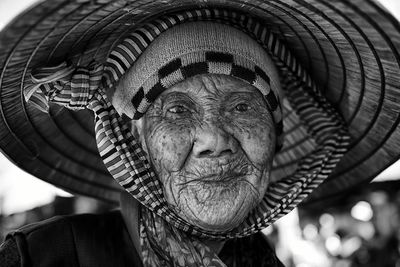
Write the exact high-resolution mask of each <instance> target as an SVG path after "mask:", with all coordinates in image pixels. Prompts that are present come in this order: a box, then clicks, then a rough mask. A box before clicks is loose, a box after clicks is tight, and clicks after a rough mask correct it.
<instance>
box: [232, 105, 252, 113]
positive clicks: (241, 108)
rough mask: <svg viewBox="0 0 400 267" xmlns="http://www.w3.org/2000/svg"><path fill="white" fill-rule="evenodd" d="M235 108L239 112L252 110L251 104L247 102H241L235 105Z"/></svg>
mask: <svg viewBox="0 0 400 267" xmlns="http://www.w3.org/2000/svg"><path fill="white" fill-rule="evenodd" d="M235 110H236V111H239V112H246V111H249V110H250V106H249V105H247V104H245V103H241V104H238V105H236V106H235Z"/></svg>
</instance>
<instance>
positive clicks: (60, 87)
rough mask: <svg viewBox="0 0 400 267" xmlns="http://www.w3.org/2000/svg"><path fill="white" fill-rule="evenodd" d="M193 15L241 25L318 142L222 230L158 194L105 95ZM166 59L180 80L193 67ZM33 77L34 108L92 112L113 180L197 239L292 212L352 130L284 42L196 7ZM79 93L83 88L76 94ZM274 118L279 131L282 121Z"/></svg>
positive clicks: (153, 89)
mask: <svg viewBox="0 0 400 267" xmlns="http://www.w3.org/2000/svg"><path fill="white" fill-rule="evenodd" d="M198 20H211V21H214V22H219V23H222V24H227V25H231V26H233V27H235V28H238V29H240V30H241V31H243V32H245V33H246V34H248V35H249V36H251V37H252V38H253V39H254V40H256V41H257V42H258V43H259V44H260V45H261V46H262V47H263V48H264V49H265V51H266V52H267V53H268V54H269V55H270V57H271V58H272V59H273V61H274V63H275V65H276V66H277V68H278V70H279V73H280V77H281V79H282V80H281V83H282V88H283V90H284V91H285V94H286V96H287V97H288V99H289V101H290V103H291V105H292V107H293V108H294V109H295V110H296V112H297V114H298V116H299V118H300V119H301V121H302V122H303V123H304V125H305V126H306V128H307V129H308V131H309V134H310V135H311V136H312V137H313V138H314V139H315V140H316V142H317V147H316V149H315V151H314V152H313V153H310V154H309V155H308V156H306V157H305V158H303V159H302V160H301V162H300V163H299V164H298V166H299V167H298V168H297V170H296V172H295V173H294V174H293V175H291V176H290V177H287V178H285V179H282V180H280V181H277V182H274V183H272V184H270V186H269V188H268V191H267V193H266V194H265V197H264V199H263V200H262V201H261V203H260V204H259V205H258V206H257V207H256V208H255V209H254V210H253V211H252V212H251V213H250V214H249V215H248V217H247V219H246V220H245V221H243V222H242V223H241V224H240V225H239V226H238V227H236V228H235V229H232V230H230V231H227V232H214V231H206V230H203V229H201V228H199V227H197V226H195V225H191V224H190V223H188V222H186V221H185V220H183V219H182V218H180V217H179V216H178V215H177V214H176V213H175V212H174V211H173V210H172V209H170V208H169V206H168V204H167V202H166V200H165V198H164V196H163V191H162V185H161V183H160V182H159V180H158V179H157V177H156V175H155V173H154V171H153V170H152V168H151V166H150V164H149V161H148V160H147V158H146V156H145V153H144V152H143V149H142V148H141V146H140V143H139V141H138V140H136V139H135V138H134V137H133V136H132V134H131V132H130V129H129V128H128V126H127V124H126V123H125V122H126V121H125V120H124V118H123V117H122V116H120V114H118V112H117V111H116V110H115V108H114V107H113V105H112V104H111V103H110V100H109V99H108V98H107V96H106V94H105V90H106V88H109V87H112V86H113V85H115V84H116V83H117V82H118V80H119V79H120V78H121V76H122V75H123V74H124V73H125V72H126V71H128V70H129V69H130V68H131V67H132V66H134V64H135V62H136V61H137V59H138V58H139V57H140V55H141V54H142V53H143V52H144V51H145V49H146V48H147V47H148V46H149V44H150V43H151V42H152V41H153V40H155V39H156V38H157V36H158V35H160V33H162V32H164V31H166V30H167V29H170V28H172V27H174V25H177V24H181V23H185V22H189V21H198ZM204 56H205V57H208V59H209V60H208V61H209V62H213V60H216V61H218V62H227V61H229V64H231V66H234V65H235V59H234V57H232V55H228V54H224V55H222V54H216V53H213V51H208V52H207V53H205V55H204ZM232 62H233V63H232ZM170 64H171V65H168V66H165V67H164V68H163V69H162V70H161V72H162V73H164V74H165V77H167V76H168V74H169V73H171V70H172V69H177V68H179V69H180V70H183V73H181V74H182V78H185V77H186V76H185V75H187V76H190V75H191V70H193V69H194V66H191V67H187V68H185V67H186V66H182V61H180V62H179V60H177V61H176V62H171V63H170ZM207 64H208V63H207ZM178 66H179V67H178ZM196 67H199V66H197V65H196ZM206 68H208V69H210V67H209V65H207V67H206V65H205V64H204V63H202V64H200V69H202V70H203V71H204V70H205V69H206ZM84 69H86V70H85V71H84ZM185 73H186V74H185ZM230 75H232V76H235V77H239V78H242V79H244V80H247V81H248V82H249V83H250V84H254V82H255V80H257V77H262V78H264V80H265V81H268V79H267V78H266V77H263V76H264V74H263V73H262V72H261V71H260V70H258V69H256V67H255V66H254V68H249V69H248V70H245V69H241V68H240V66H239V67H232V68H231V69H230ZM256 75H258V76H256ZM255 77H256V78H255ZM161 78H162V77H161ZM101 81H102V82H101ZM33 82H34V84H33V85H32V86H29V87H28V88H26V90H25V95H26V98H27V99H29V98H30V99H31V100H34V103H35V105H36V106H38V107H40V108H41V109H43V110H45V109H46V107H47V105H48V104H47V103H48V101H52V102H54V103H58V104H61V105H64V106H65V107H67V108H72V109H76V108H88V109H91V110H93V112H94V114H95V132H96V140H97V145H98V148H99V152H100V155H101V157H102V159H103V161H104V164H105V166H106V167H107V169H108V170H109V172H110V173H111V175H112V176H113V178H114V179H115V180H117V181H118V183H119V184H120V185H121V186H123V187H124V188H125V189H126V191H128V192H129V193H130V194H132V196H133V197H135V198H136V199H137V200H138V201H139V202H140V203H142V204H143V205H144V206H145V207H147V208H148V209H149V210H151V211H152V212H153V213H155V214H157V215H159V216H161V217H162V218H164V219H165V220H166V221H167V222H168V223H169V224H170V225H172V226H173V227H176V228H178V229H180V230H183V231H185V232H187V233H189V234H191V235H196V236H199V237H210V238H222V239H224V238H233V237H243V236H247V235H250V234H253V233H255V232H257V231H259V230H260V229H263V228H265V227H267V226H268V225H270V224H271V223H273V222H274V221H275V220H277V219H278V218H280V217H282V216H283V215H285V214H287V213H288V212H290V211H291V210H292V209H293V208H294V207H296V206H297V205H298V204H299V203H300V202H301V201H302V200H303V199H304V198H305V197H307V196H308V195H309V194H310V193H311V192H312V190H313V189H315V188H316V187H317V186H318V185H319V184H320V183H322V182H323V181H324V180H325V179H326V178H327V177H328V176H329V174H330V173H331V172H332V170H333V169H334V168H335V166H336V164H337V163H338V162H339V160H340V159H341V157H342V156H343V155H344V153H345V152H346V150H347V149H346V148H347V146H348V143H349V135H348V133H347V129H346V126H345V125H344V123H343V121H342V119H341V117H340V116H339V115H338V114H337V113H336V111H335V110H334V109H333V108H332V107H331V105H330V104H329V103H328V102H327V101H326V99H325V98H324V96H322V95H321V94H320V91H319V90H318V88H317V86H316V84H315V83H314V82H313V81H312V80H311V79H310V77H309V76H308V74H307V73H306V71H305V69H304V68H302V67H301V65H300V64H299V63H298V62H297V60H296V59H295V58H294V57H293V56H292V55H291V53H290V51H288V50H287V49H286V47H285V46H284V44H283V43H282V42H281V41H280V40H279V39H278V38H277V37H276V36H275V35H274V34H273V33H272V32H270V31H269V30H268V28H266V27H264V26H263V24H262V23H260V22H258V21H257V20H255V19H252V18H250V17H248V16H247V15H243V14H240V13H238V12H234V11H227V10H220V9H198V10H191V11H185V12H179V13H175V14H170V15H165V16H162V17H160V18H158V19H156V20H154V21H152V22H150V23H147V24H146V25H144V26H143V27H141V28H140V29H137V30H135V32H133V33H132V34H131V35H129V36H128V37H127V38H126V39H125V40H123V41H122V42H121V43H120V45H118V46H117V47H115V49H114V51H113V52H112V53H111V54H110V56H109V58H108V59H107V63H106V64H105V66H104V67H103V66H102V65H100V64H95V63H93V64H92V65H91V66H89V67H87V68H83V67H71V66H68V65H62V66H61V65H60V66H58V67H56V68H53V69H51V68H44V69H38V70H37V72H35V73H33ZM146 86H147V87H146ZM164 89H165V86H163V87H162V88H161V86H160V84H159V83H155V84H152V85H151V84H150V85H144V86H143V87H142V88H141V89H139V90H138V91H137V92H136V94H135V97H134V98H132V99H131V103H132V105H133V107H134V109H135V111H136V112H139V113H137V114H138V115H136V113H133V114H130V115H132V116H133V117H135V118H137V117H140V113H143V112H145V110H146V107H145V106H146V105H147V104H143V100H144V99H146V101H147V100H149V101H148V102H149V103H150V104H151V101H152V100H154V99H155V97H156V95H158V94H159V93H160V92H161V91H162V90H164ZM80 90H82V92H83V93H79V92H80ZM271 92H272V90H271ZM266 101H267V103H268V104H269V106H270V108H271V110H272V111H273V110H274V109H280V104H279V101H278V100H277V95H275V97H272V95H271V96H270V97H268V94H267V95H266ZM121 115H122V114H121ZM125 115H128V114H125ZM128 117H129V116H128ZM275 123H276V125H277V129H278V130H279V131H281V129H282V126H281V122H279V121H278V122H277V121H275ZM281 136H282V135H281Z"/></svg>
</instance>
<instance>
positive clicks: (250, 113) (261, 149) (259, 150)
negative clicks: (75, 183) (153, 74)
mask: <svg viewBox="0 0 400 267" xmlns="http://www.w3.org/2000/svg"><path fill="white" fill-rule="evenodd" d="M139 134H140V136H141V139H142V143H143V145H144V147H145V149H146V150H147V152H148V154H149V157H150V160H151V163H152V165H153V167H154V168H155V171H156V173H157V174H158V177H159V179H160V180H161V182H162V184H163V186H164V194H165V197H166V199H167V201H168V203H169V204H170V205H171V206H172V207H173V208H174V209H175V210H176V212H177V213H178V214H179V215H180V216H182V217H183V218H185V219H186V220H188V221H189V222H191V223H192V224H194V225H197V226H199V227H201V228H203V229H206V230H217V231H224V230H229V229H232V228H233V227H235V226H237V225H238V224H239V223H241V222H242V221H243V220H244V219H245V217H246V216H247V214H248V213H249V211H251V210H252V209H253V208H254V207H255V206H256V205H257V204H258V203H259V201H260V200H261V199H262V198H263V195H264V193H265V191H266V188H267V186H268V181H269V174H270V168H271V164H272V159H273V156H274V153H273V152H274V151H275V140H276V136H275V130H274V122H273V119H272V117H271V114H270V112H269V110H268V108H267V105H266V103H265V101H264V100H263V97H262V95H261V93H260V92H259V91H258V90H257V89H256V88H255V87H253V86H251V85H249V84H247V83H245V82H243V81H241V80H238V79H236V78H233V77H229V76H225V75H210V74H208V75H199V76H195V77H193V78H191V79H188V80H185V81H183V82H181V83H179V84H177V85H175V86H173V87H171V88H169V89H168V90H166V91H164V92H163V93H162V94H161V95H160V96H159V97H158V98H157V100H156V101H155V102H154V104H153V105H152V106H151V107H150V108H149V109H148V111H147V112H146V114H145V116H144V117H143V120H142V122H141V126H140V127H139Z"/></svg>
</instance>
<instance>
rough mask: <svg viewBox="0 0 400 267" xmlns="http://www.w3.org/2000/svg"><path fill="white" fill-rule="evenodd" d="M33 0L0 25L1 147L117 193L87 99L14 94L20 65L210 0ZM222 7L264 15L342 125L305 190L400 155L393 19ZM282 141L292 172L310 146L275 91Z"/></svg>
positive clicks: (22, 160)
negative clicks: (39, 102) (337, 155)
mask: <svg viewBox="0 0 400 267" xmlns="http://www.w3.org/2000/svg"><path fill="white" fill-rule="evenodd" d="M198 3H199V2H198V1H187V0H185V1H179V2H178V1H168V0H164V1H150V0H148V1H147V0H144V1H134V2H129V1H62V0H52V1H45V2H41V3H39V4H37V5H35V6H33V7H32V8H30V9H29V10H27V11H26V12H24V13H23V14H21V15H20V16H18V17H17V18H16V19H14V20H13V21H12V22H11V23H10V24H9V25H8V26H7V27H6V28H5V29H4V30H3V31H2V32H1V34H0V112H1V118H0V148H1V150H2V151H3V153H4V154H6V155H7V156H8V157H9V159H11V160H12V161H13V162H14V163H15V164H16V165H18V166H19V167H21V168H22V169H24V170H25V171H27V172H29V173H31V174H33V175H34V176H36V177H38V178H40V179H42V180H44V181H47V182H49V183H52V184H54V185H56V186H59V187H61V188H63V189H66V190H67V191H70V192H74V193H78V194H83V195H88V196H93V197H96V198H99V199H103V200H107V201H111V202H117V201H118V199H119V192H120V191H121V190H122V188H120V186H119V185H118V184H117V183H116V182H115V181H114V179H112V177H111V176H110V175H109V174H108V172H107V170H106V169H105V167H104V165H103V162H102V160H101V158H100V156H99V155H98V150H97V146H96V141H95V138H94V130H93V116H92V114H91V113H90V112H89V111H78V112H73V111H69V110H66V109H63V108H61V107H58V106H55V105H54V106H53V105H51V107H50V111H49V113H48V114H47V113H43V112H41V111H39V110H37V109H35V108H34V107H32V106H30V105H29V104H27V103H26V102H25V101H24V100H23V95H22V89H23V88H25V87H26V86H28V85H30V72H31V70H32V69H34V68H35V67H38V66H48V65H56V64H58V63H60V62H62V61H65V60H68V61H69V62H71V63H72V64H77V65H82V66H86V65H89V63H90V62H91V61H93V60H95V61H97V62H99V63H104V62H105V60H106V58H107V55H108V54H109V53H110V51H111V50H112V48H113V47H115V45H116V44H118V42H119V41H120V40H121V39H122V38H123V37H124V36H126V34H127V33H129V32H131V31H132V30H134V29H135V28H137V27H139V26H140V25H141V24H142V23H143V22H144V21H148V20H151V18H153V17H157V16H158V15H159V14H164V13H168V12H172V11H176V10H186V9H190V8H199V7H215V6H216V7H221V5H220V2H219V1H211V0H210V1H207V2H206V3H204V2H200V4H198ZM222 7H224V8H229V9H234V10H239V11H241V12H244V13H248V14H250V15H251V16H254V17H257V18H259V19H262V20H263V21H265V23H266V25H268V27H270V28H271V30H272V31H273V32H275V33H276V34H278V35H280V37H281V39H282V40H283V41H284V43H285V44H286V46H287V47H288V48H289V49H290V50H291V51H292V53H293V54H294V55H295V56H296V57H297V59H298V60H299V61H300V62H302V63H303V67H305V68H306V69H307V70H308V72H309V73H310V75H311V77H312V78H313V79H314V80H315V81H316V82H317V84H319V85H320V90H321V91H322V92H323V93H324V94H325V95H326V96H327V97H328V99H329V100H330V101H331V103H332V104H333V105H334V106H335V107H336V108H337V109H338V110H339V111H340V113H341V114H342V116H343V117H344V119H345V120H346V122H347V124H348V125H349V130H350V134H351V136H352V142H351V145H350V151H349V152H348V153H347V154H346V156H345V157H344V158H343V159H342V161H341V162H340V163H339V165H338V166H337V168H336V170H335V172H334V173H333V174H332V175H331V176H330V178H329V179H328V180H327V181H326V182H325V183H324V184H322V185H321V186H320V187H319V188H318V189H316V190H315V191H314V193H313V194H312V195H311V197H310V198H309V199H308V201H315V200H320V199H323V198H326V197H329V196H331V195H334V194H337V193H339V192H341V191H343V190H345V189H347V188H350V187H352V186H355V185H358V184H362V183H366V182H369V181H370V180H371V179H372V178H374V177H375V176H376V175H377V174H378V173H379V172H380V171H382V170H383V169H384V168H386V167H387V166H389V165H390V164H392V163H393V162H394V161H396V160H397V159H398V158H399V155H400V149H399V147H400V140H399V139H400V132H399V129H398V128H399V120H400V119H399V118H400V117H399V110H400V104H399V103H398V102H397V101H398V99H400V96H399V92H400V91H399V90H398V89H399V88H400V79H399V78H398V76H399V73H400V65H399V64H400V56H399V50H400V26H399V23H398V22H397V21H396V20H395V19H394V18H393V17H392V16H391V15H390V14H388V13H387V12H386V11H385V10H383V9H382V8H381V7H380V6H378V5H377V4H376V3H375V2H373V1H367V0H363V1H360V0H353V1H344V0H341V1H335V4H334V5H333V4H331V3H330V2H329V1H327V0H316V1H303V0H295V1H278V0H277V1H261V0H260V1H252V2H251V3H249V2H248V1H230V2H229V3H227V2H224V6H222ZM283 106H284V118H285V119H284V127H285V142H284V146H283V148H282V150H281V152H280V153H279V154H278V155H277V156H276V159H275V163H274V171H273V177H274V179H280V178H282V177H284V176H286V175H290V174H291V173H292V172H293V171H294V170H295V169H296V167H297V162H298V161H299V159H300V158H302V157H303V156H305V155H307V154H308V153H311V151H312V149H313V148H314V144H313V141H312V139H310V137H309V135H308V134H307V129H305V127H304V126H303V124H302V123H301V122H300V121H299V120H298V117H297V116H296V114H295V112H294V111H293V110H292V108H291V106H290V103H288V102H287V101H284V105H283Z"/></svg>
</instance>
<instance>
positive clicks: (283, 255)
mask: <svg viewBox="0 0 400 267" xmlns="http://www.w3.org/2000/svg"><path fill="white" fill-rule="evenodd" d="M33 2H35V1H34V0H18V1H15V0H0V30H1V29H2V28H3V27H4V26H5V25H6V24H7V23H8V22H9V21H10V20H11V19H12V18H13V17H14V16H15V15H16V14H18V13H19V12H21V11H22V10H24V9H25V8H27V7H28V6H29V5H31V4H32V3H33ZM379 2H381V3H382V4H383V5H384V6H385V7H386V8H387V9H388V10H389V11H390V12H392V13H393V14H394V16H395V17H396V18H397V19H400V1H399V0H380V1H379ZM113 208H115V207H113V206H111V205H110V204H108V203H103V202H100V201H98V200H95V199H91V198H87V197H82V196H73V195H71V194H69V193H67V192H65V191H63V190H60V189H57V188H56V187H54V186H52V185H49V184H47V183H45V182H42V181H40V180H38V179H36V178H35V177H32V176H31V175H29V174H27V173H25V172H23V171H22V170H20V169H18V168H17V167H16V166H14V165H13V164H12V163H11V162H10V161H9V160H8V159H7V158H5V157H4V156H3V155H2V154H1V153H0V243H1V241H2V240H3V239H4V237H5V235H6V234H7V233H8V232H10V231H12V230H14V229H17V228H19V227H21V226H23V225H26V224H29V223H33V222H36V221H40V220H43V219H46V218H50V217H52V216H55V215H62V214H72V213H88V212H89V213H98V212H104V211H107V210H110V209H113ZM264 233H265V234H266V235H267V236H268V240H269V241H270V242H271V243H272V244H273V245H274V246H275V248H276V252H277V254H278V257H279V258H280V259H281V261H282V262H283V263H284V264H285V266H287V267H354V266H371V267H372V266H373V267H376V266H379V267H389V266H394V267H400V243H399V240H400V162H397V163H395V164H394V165H392V166H391V167H390V168H388V169H387V170H385V171H383V172H382V173H381V174H380V175H379V176H378V177H376V178H375V179H374V180H373V181H372V182H371V183H370V184H369V185H368V186H363V187H362V188H356V189H353V190H352V191H349V192H345V193H344V194H342V195H340V196H336V197H335V198H332V199H329V200H325V201H323V202H320V203H313V204H309V205H306V206H304V205H303V206H301V207H300V208H298V209H295V210H294V211H292V212H291V213H290V214H288V215H287V216H285V217H283V218H282V219H280V220H279V221H278V222H277V223H276V224H274V225H273V226H271V227H269V228H267V229H265V230H264Z"/></svg>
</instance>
